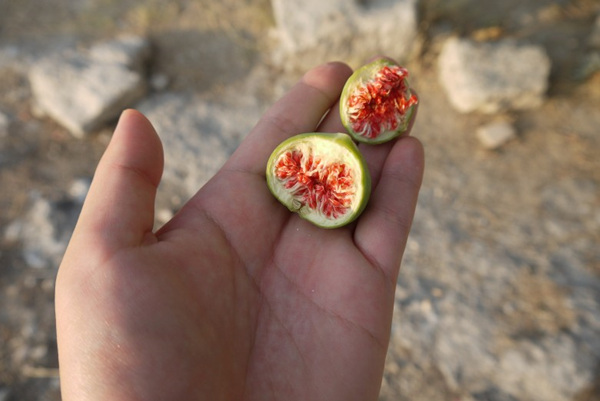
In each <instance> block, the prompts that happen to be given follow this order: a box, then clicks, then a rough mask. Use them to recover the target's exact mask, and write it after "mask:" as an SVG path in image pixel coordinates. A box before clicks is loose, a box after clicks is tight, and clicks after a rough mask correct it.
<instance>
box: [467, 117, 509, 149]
mask: <svg viewBox="0 0 600 401" xmlns="http://www.w3.org/2000/svg"><path fill="white" fill-rule="evenodd" d="M516 136H517V132H516V130H515V127H514V126H513V125H512V124H510V123H509V122H506V121H500V122H493V123H490V124H487V125H484V126H481V127H479V128H478V129H477V138H478V139H479V142H480V143H481V145H482V146H483V147H484V148H486V149H498V148H499V147H501V146H502V145H504V144H505V143H506V142H508V141H510V140H512V139H514V138H516Z"/></svg>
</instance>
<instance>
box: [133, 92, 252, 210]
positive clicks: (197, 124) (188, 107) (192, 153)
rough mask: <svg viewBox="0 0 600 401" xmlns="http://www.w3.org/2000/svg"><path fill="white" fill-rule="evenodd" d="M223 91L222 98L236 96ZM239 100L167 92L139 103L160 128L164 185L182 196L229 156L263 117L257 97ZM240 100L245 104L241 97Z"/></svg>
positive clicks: (158, 128) (238, 96) (210, 174)
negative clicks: (230, 101)
mask: <svg viewBox="0 0 600 401" xmlns="http://www.w3.org/2000/svg"><path fill="white" fill-rule="evenodd" d="M234 93H235V92H232V93H230V94H229V95H227V94H224V95H223V98H228V97H230V96H232V95H233V94H234ZM244 93H245V92H244V91H243V90H241V91H239V93H237V96H236V97H237V99H236V101H235V104H229V103H227V104H225V103H220V102H217V101H215V100H214V99H208V98H202V97H199V96H192V95H184V94H175V93H164V94H160V95H156V96H153V97H150V98H148V99H146V100H145V101H144V102H143V103H141V104H140V105H138V109H139V110H140V111H141V112H143V113H144V114H145V115H146V116H147V117H148V118H149V119H150V121H151V122H152V124H153V125H154V127H155V128H156V130H157V132H158V134H159V136H160V138H161V140H162V143H163V148H164V152H165V170H164V174H163V185H168V186H170V188H169V190H170V191H176V192H177V191H179V190H181V192H179V193H176V194H175V195H180V196H181V197H182V198H184V199H186V198H187V197H189V196H191V195H193V194H194V193H195V192H196V191H197V190H198V189H199V188H200V187H201V186H202V185H204V184H205V183H206V182H207V181H208V180H209V179H210V178H211V177H212V176H213V175H214V174H215V173H216V172H217V171H218V169H219V168H220V167H221V166H222V165H223V164H224V163H225V161H227V159H228V158H229V156H230V155H231V153H233V151H234V150H235V148H236V147H237V146H238V144H239V142H240V140H241V138H242V137H243V136H245V135H246V134H247V133H248V132H249V131H250V129H251V128H252V126H253V124H255V123H256V120H257V119H258V116H260V111H259V107H260V105H259V104H257V102H256V99H250V98H248V100H249V101H248V102H245V103H244V101H243V99H242V98H244ZM240 100H241V103H243V104H241V103H239V102H238V101H240Z"/></svg>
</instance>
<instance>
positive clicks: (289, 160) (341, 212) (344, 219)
mask: <svg viewBox="0 0 600 401" xmlns="http://www.w3.org/2000/svg"><path fill="white" fill-rule="evenodd" d="M266 176H267V185H268V187H269V189H270V190H271V192H272V193H273V195H274V196H275V197H276V198H277V199H278V200H279V201H280V202H281V203H283V204H284V205H285V206H286V207H287V208H288V209H289V210H291V211H292V212H295V213H298V215H300V217H302V218H304V219H306V220H308V221H310V222H312V223H314V224H316V225H317V226H319V227H324V228H336V227H341V226H343V225H346V224H348V223H350V222H351V221H353V220H355V219H356V218H357V217H358V216H359V215H360V213H361V212H362V211H363V209H364V208H365V206H366V204H367V202H368V200H369V196H370V194H371V177H370V175H369V172H368V170H367V166H366V163H365V161H364V159H363V157H362V155H361V154H360V152H359V151H358V148H357V147H356V144H355V143H354V142H353V141H352V139H351V138H350V137H349V136H348V135H346V134H324V133H308V134H300V135H296V136H294V137H291V138H289V139H287V140H285V141H284V142H282V143H281V144H280V145H279V146H278V147H277V148H276V149H275V150H274V151H273V153H272V154H271V157H270V158H269V161H268V163H267V171H266Z"/></svg>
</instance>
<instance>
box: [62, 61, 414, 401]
mask: <svg viewBox="0 0 600 401" xmlns="http://www.w3.org/2000/svg"><path fill="white" fill-rule="evenodd" d="M350 73H351V70H350V69H349V68H348V67H347V66H345V65H343V64H340V63H332V64H327V65H324V66H321V67H318V68H315V69H313V70H311V71H309V72H308V73H307V74H306V75H305V76H304V77H303V79H302V80H301V81H300V82H299V83H298V84H297V85H296V86H295V87H294V88H292V90H291V91H290V92H289V93H288V94H287V95H286V96H284V97H283V98H282V99H281V100H280V101H279V102H278V103H276V104H275V105H274V106H273V107H272V108H271V109H270V110H269V111H268V112H267V114H266V115H265V116H264V117H263V118H262V120H261V121H260V122H259V123H258V125H257V126H256V127H255V129H254V130H253V131H252V133H250V135H249V136H248V138H246V140H245V141H244V142H243V143H242V144H241V145H240V147H239V149H238V150H237V151H236V152H235V153H234V155H233V156H232V157H231V158H230V160H229V161H228V162H227V163H226V164H225V166H224V167H223V168H222V169H221V170H220V171H219V172H218V174H217V175H216V176H215V177H214V178H213V179H212V180H211V181H209V182H208V183H207V184H206V185H205V186H204V187H203V188H202V189H201V190H200V191H199V192H198V193H197V194H196V195H195V196H194V197H193V198H192V199H191V200H190V201H189V202H188V203H187V204H186V205H185V206H184V207H183V208H182V210H181V211H180V212H179V213H178V214H177V215H176V216H175V217H174V218H173V219H172V220H171V221H170V222H169V223H167V224H166V225H165V226H164V227H162V228H161V229H160V230H158V231H157V232H153V231H152V227H153V221H154V199H155V193H156V188H157V186H158V183H159V181H160V176H161V173H162V168H163V161H162V158H163V156H162V148H161V144H160V141H159V139H158V137H157V135H156V133H155V132H154V130H153V128H152V126H151V125H150V123H149V122H148V121H147V120H146V119H145V118H144V117H143V116H142V115H141V114H139V113H138V112H135V111H132V110H129V111H126V112H124V114H123V115H122V117H121V119H120V121H119V124H118V126H117V129H116V130H115V134H114V137H113V140H112V141H111V144H110V145H109V147H108V149H107V151H106V153H105V155H104V157H103V158H102V160H101V162H100V164H99V166H98V170H97V173H96V176H95V178H94V182H93V184H92V187H91V189H90V193H89V195H88V199H87V200H86V203H85V205H84V208H83V211H82V214H81V217H80V220H79V222H78V225H77V228H76V230H75V232H74V234H73V238H72V240H71V243H70V244H69V248H68V250H67V252H66V255H65V258H64V260H63V263H62V264H61V267H60V269H59V275H58V280H57V286H56V314H57V331H58V343H59V358H60V369H61V385H62V392H63V399H64V400H66V401H68V400H115V401H119V400H205V399H206V400H361V401H363V400H373V399H376V398H377V395H378V392H379V386H380V384H381V377H382V373H383V364H384V359H385V355H386V350H387V345H388V340H389V330H390V323H391V315H392V308H393V299H394V290H395V282H396V277H397V274H398V269H399V266H400V260H401V257H402V252H403V249H404V245H405V242H406V238H407V235H408V231H409V229H410V224H411V220H412V216H413V213H414V208H415V204H416V199H417V194H418V190H419V186H420V183H421V177H422V173H423V152H422V148H421V145H420V143H419V142H418V141H417V140H416V139H414V138H411V137H408V136H405V137H402V138H401V139H400V140H398V141H396V142H394V143H393V144H386V145H378V146H364V147H362V148H361V151H362V152H363V154H364V156H365V158H366V160H367V163H368V165H369V169H370V172H371V175H372V180H373V184H374V185H373V189H374V192H373V195H372V197H371V201H370V203H369V206H368V207H367V209H366V210H365V212H364V214H363V215H362V216H361V217H360V218H359V220H358V221H357V222H355V223H353V224H352V225H350V226H347V227H344V228H341V229H336V230H325V229H320V228H317V227H315V226H312V225H311V224H310V223H308V222H306V221H304V220H302V219H300V218H298V217H297V216H296V215H294V214H291V213H290V212H289V211H288V210H287V209H286V208H285V207H284V206H282V205H281V204H279V203H278V202H277V201H276V200H275V199H274V198H273V197H272V196H271V194H270V193H269V191H268V189H267V186H266V183H265V177H264V169H265V166H266V161H267V159H268V157H269V154H270V153H271V151H272V150H273V149H274V148H275V147H276V146H277V144H279V143H280V142H281V141H282V140H283V139H285V138H287V137H289V136H291V135H294V134H298V133H302V132H312V131H323V132H338V131H341V130H342V129H343V128H342V126H341V123H340V119H339V114H338V113H337V112H336V111H335V110H336V102H337V99H338V98H339V95H340V92H341V89H342V86H343V84H344V82H345V80H346V79H347V78H348V76H349V75H350ZM330 109H331V112H330V113H328V114H327V115H326V117H325V118H323V116H324V115H325V114H326V113H327V112H328V110H330Z"/></svg>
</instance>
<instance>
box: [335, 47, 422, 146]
mask: <svg viewBox="0 0 600 401" xmlns="http://www.w3.org/2000/svg"><path fill="white" fill-rule="evenodd" d="M407 77H408V71H407V70H406V68H404V67H401V66H399V65H397V64H396V63H394V62H392V61H391V60H389V59H386V58H380V59H377V60H375V61H373V62H371V63H369V64H367V65H365V66H363V67H361V68H359V69H358V70H356V71H355V72H354V74H352V76H351V77H350V78H349V79H348V81H347V82H346V85H345V86H344V90H343V91H342V96H341V98H340V116H341V118H342V124H343V125H344V127H345V128H346V129H347V130H348V133H349V134H350V135H352V137H353V138H354V139H356V140H357V141H360V142H366V143H372V144H378V143H383V142H387V141H389V140H391V139H393V138H396V137H397V136H399V135H401V134H402V133H404V132H405V131H406V130H407V129H408V126H409V124H410V120H411V119H412V117H413V115H414V111H415V106H416V104H417V103H418V99H417V97H416V96H415V95H414V94H413V93H411V91H410V87H409V85H408V80H407Z"/></svg>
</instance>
